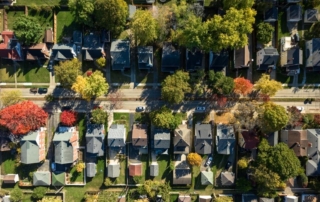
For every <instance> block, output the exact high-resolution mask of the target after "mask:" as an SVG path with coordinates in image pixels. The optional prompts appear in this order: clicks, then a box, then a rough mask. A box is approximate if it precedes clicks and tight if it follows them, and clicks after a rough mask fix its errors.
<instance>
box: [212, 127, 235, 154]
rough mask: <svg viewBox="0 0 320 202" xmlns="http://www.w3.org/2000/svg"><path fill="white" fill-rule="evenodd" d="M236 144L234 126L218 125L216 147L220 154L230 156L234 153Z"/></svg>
mask: <svg viewBox="0 0 320 202" xmlns="http://www.w3.org/2000/svg"><path fill="white" fill-rule="evenodd" d="M235 142H236V138H235V134H234V128H233V126H232V125H223V124H218V125H217V136H216V146H217V152H218V153H219V154H226V155H229V154H231V153H233V151H234V145H235Z"/></svg>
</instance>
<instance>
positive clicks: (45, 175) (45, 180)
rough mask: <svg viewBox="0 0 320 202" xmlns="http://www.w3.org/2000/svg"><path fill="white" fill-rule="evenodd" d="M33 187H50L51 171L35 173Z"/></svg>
mask: <svg viewBox="0 0 320 202" xmlns="http://www.w3.org/2000/svg"><path fill="white" fill-rule="evenodd" d="M32 184H33V186H50V184H51V173H50V172H49V171H37V172H34V173H33V180H32Z"/></svg>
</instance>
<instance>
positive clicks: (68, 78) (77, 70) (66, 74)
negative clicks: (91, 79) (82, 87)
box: [54, 58, 82, 88]
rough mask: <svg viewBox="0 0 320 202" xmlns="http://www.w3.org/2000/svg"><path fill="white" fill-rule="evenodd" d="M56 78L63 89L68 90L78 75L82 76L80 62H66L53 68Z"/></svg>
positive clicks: (76, 60) (74, 60) (75, 60)
mask: <svg viewBox="0 0 320 202" xmlns="http://www.w3.org/2000/svg"><path fill="white" fill-rule="evenodd" d="M54 71H55V75H56V78H57V79H58V80H59V81H60V85H62V86H63V87H64V88H70V87H71V86H72V84H73V83H74V82H75V81H76V79H77V76H78V75H82V70H81V62H80V61H79V60H78V59H76V58H75V59H73V60H66V61H63V62H60V63H59V65H57V66H54Z"/></svg>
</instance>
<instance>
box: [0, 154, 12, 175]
mask: <svg viewBox="0 0 320 202" xmlns="http://www.w3.org/2000/svg"><path fill="white" fill-rule="evenodd" d="M1 155H2V164H1V173H2V174H3V175H5V174H14V173H15V166H14V164H15V159H14V155H11V153H10V151H8V152H2V154H1Z"/></svg>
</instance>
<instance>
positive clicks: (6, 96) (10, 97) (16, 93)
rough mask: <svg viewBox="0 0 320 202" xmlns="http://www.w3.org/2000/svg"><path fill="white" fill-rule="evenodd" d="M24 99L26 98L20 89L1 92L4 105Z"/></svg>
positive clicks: (0, 95)
mask: <svg viewBox="0 0 320 202" xmlns="http://www.w3.org/2000/svg"><path fill="white" fill-rule="evenodd" d="M23 100H24V99H23V98H22V94H21V91H20V90H10V91H2V92H1V94H0V101H1V103H2V107H7V106H10V105H14V104H17V103H19V102H22V101H23Z"/></svg>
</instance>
